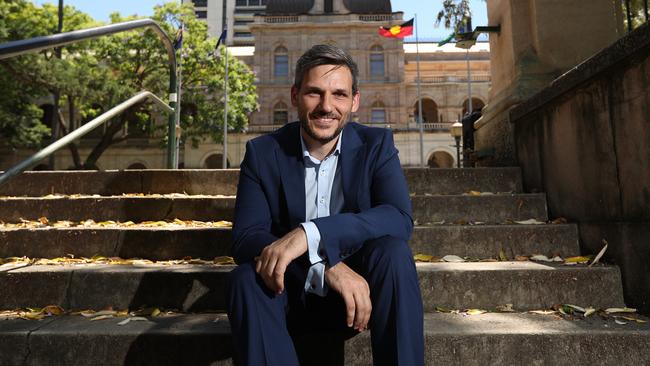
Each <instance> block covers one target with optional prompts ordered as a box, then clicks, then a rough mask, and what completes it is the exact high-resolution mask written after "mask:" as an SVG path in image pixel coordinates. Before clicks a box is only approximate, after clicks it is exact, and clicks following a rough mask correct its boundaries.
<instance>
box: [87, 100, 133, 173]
mask: <svg viewBox="0 0 650 366" xmlns="http://www.w3.org/2000/svg"><path fill="white" fill-rule="evenodd" d="M130 115H131V113H130V111H126V112H125V113H124V114H123V115H121V116H120V117H119V121H115V120H113V122H111V123H110V124H109V125H108V128H106V131H105V132H104V134H103V135H102V139H101V141H99V144H97V145H96V146H95V147H94V148H93V150H92V151H91V152H90V154H89V155H88V157H87V158H86V162H85V163H84V167H85V168H86V169H97V160H99V157H100V156H101V155H102V154H103V153H104V151H106V149H108V148H109V147H110V146H111V145H113V144H116V143H118V142H122V141H124V140H126V138H127V136H126V135H125V136H121V137H118V138H115V137H114V136H115V134H117V133H118V132H120V130H121V129H122V127H124V124H126V122H127V121H128V120H129V116H130Z"/></svg>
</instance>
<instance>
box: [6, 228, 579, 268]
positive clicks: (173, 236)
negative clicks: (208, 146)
mask: <svg viewBox="0 0 650 366" xmlns="http://www.w3.org/2000/svg"><path fill="white" fill-rule="evenodd" d="M577 235H578V234H577V229H576V226H575V225H534V226H533V225H476V226H472V225H433V226H416V227H415V228H414V231H413V236H412V238H411V241H410V245H411V248H412V250H413V252H414V253H424V254H430V255H436V256H443V255H446V254H456V255H460V256H463V257H464V256H469V257H476V258H497V256H498V254H499V251H500V250H503V251H504V254H506V256H507V257H508V258H510V259H513V258H514V257H515V256H516V255H530V254H545V255H551V254H554V253H559V254H561V255H563V256H572V255H578V254H580V249H579V247H578V237H577ZM230 238H231V231H230V229H221V228H182V229H180V228H171V229H170V228H162V227H156V228H144V229H137V228H119V229H117V228H116V229H113V228H98V229H95V228H69V229H60V228H40V229H31V230H0V258H7V257H19V256H27V257H30V258H56V257H62V256H66V255H68V254H73V255H74V256H76V257H92V256H94V255H101V256H105V257H121V258H144V259H151V260H167V259H180V258H183V257H186V256H189V257H192V258H203V259H212V258H214V257H216V256H222V255H229V254H230V245H231V242H230Z"/></svg>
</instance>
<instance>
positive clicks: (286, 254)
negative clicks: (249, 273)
mask: <svg viewBox="0 0 650 366" xmlns="http://www.w3.org/2000/svg"><path fill="white" fill-rule="evenodd" d="M306 251H307V235H306V234H305V230H303V228H302V226H299V227H297V228H295V229H293V230H291V231H290V232H288V233H287V235H285V236H283V237H281V238H280V239H278V240H276V241H274V242H273V243H271V245H269V246H267V247H266V248H264V250H262V253H261V254H260V256H259V257H256V258H255V260H256V261H257V263H256V265H255V271H256V272H257V273H258V274H259V275H260V276H261V277H262V279H263V280H264V283H265V284H266V287H268V288H269V289H270V290H271V291H273V292H275V293H278V294H281V293H282V291H284V272H285V271H286V269H287V266H288V265H289V263H291V261H292V260H294V259H296V258H298V257H300V256H301V255H302V254H303V253H305V252H306Z"/></svg>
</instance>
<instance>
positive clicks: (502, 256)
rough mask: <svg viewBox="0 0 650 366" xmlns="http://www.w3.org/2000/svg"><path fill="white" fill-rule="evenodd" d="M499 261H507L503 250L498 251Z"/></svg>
mask: <svg viewBox="0 0 650 366" xmlns="http://www.w3.org/2000/svg"><path fill="white" fill-rule="evenodd" d="M499 260H500V261H502V262H507V261H508V257H506V253H505V252H504V251H503V249H501V250H499Z"/></svg>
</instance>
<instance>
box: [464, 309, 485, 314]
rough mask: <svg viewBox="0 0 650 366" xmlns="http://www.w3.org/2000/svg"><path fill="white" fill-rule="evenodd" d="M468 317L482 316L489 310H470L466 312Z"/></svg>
mask: <svg viewBox="0 0 650 366" xmlns="http://www.w3.org/2000/svg"><path fill="white" fill-rule="evenodd" d="M465 313H467V315H481V314H485V313H487V310H482V309H468V310H467V311H465Z"/></svg>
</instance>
